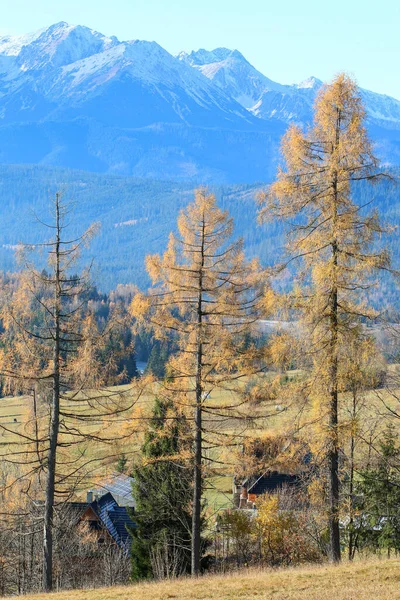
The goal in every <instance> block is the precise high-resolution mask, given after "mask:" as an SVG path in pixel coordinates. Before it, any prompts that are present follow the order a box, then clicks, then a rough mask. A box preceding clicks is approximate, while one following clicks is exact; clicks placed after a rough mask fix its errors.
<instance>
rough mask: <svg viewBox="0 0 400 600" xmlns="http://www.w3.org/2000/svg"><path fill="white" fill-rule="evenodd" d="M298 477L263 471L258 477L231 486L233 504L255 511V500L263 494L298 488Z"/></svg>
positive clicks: (236, 482)
mask: <svg viewBox="0 0 400 600" xmlns="http://www.w3.org/2000/svg"><path fill="white" fill-rule="evenodd" d="M299 485H300V476H299V475H295V474H289V473H279V472H278V471H270V470H268V471H265V473H263V474H262V475H260V476H258V477H249V478H247V479H245V480H244V481H241V482H238V481H237V480H236V479H235V480H234V484H233V502H234V505H235V506H236V507H237V508H241V509H255V508H256V504H257V498H258V497H260V496H262V495H264V494H273V493H275V492H278V491H279V490H281V489H282V488H285V487H289V488H293V487H298V486H299Z"/></svg>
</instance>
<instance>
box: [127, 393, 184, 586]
mask: <svg viewBox="0 0 400 600" xmlns="http://www.w3.org/2000/svg"><path fill="white" fill-rule="evenodd" d="M188 429H189V425H188V422H187V420H186V418H185V417H184V416H183V415H181V414H179V413H178V411H177V410H176V408H175V407H174V405H173V403H172V402H171V401H170V400H162V399H160V398H156V400H155V406H154V411H153V416H152V418H151V420H150V422H149V426H148V431H147V432H146V435H145V441H144V444H143V447H142V455H143V462H142V464H140V465H138V466H136V467H135V468H134V470H133V478H134V484H133V497H134V498H135V513H134V515H133V516H132V518H133V520H134V521H135V524H136V527H135V528H134V529H133V530H131V535H132V551H131V555H132V578H133V579H134V580H138V579H144V578H149V577H162V576H164V577H168V576H175V575H179V574H184V573H189V572H190V544H191V524H192V509H191V502H192V495H193V467H192V464H191V459H190V452H189V451H188V447H187V446H188Z"/></svg>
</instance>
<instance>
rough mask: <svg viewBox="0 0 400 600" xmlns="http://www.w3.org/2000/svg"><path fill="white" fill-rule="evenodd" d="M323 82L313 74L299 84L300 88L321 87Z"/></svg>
mask: <svg viewBox="0 0 400 600" xmlns="http://www.w3.org/2000/svg"><path fill="white" fill-rule="evenodd" d="M322 85H323V82H322V81H321V80H320V79H318V78H317V77H314V76H311V77H308V79H305V80H304V81H301V82H300V83H298V84H297V88H298V89H300V90H301V89H319V88H320V87H321V86H322Z"/></svg>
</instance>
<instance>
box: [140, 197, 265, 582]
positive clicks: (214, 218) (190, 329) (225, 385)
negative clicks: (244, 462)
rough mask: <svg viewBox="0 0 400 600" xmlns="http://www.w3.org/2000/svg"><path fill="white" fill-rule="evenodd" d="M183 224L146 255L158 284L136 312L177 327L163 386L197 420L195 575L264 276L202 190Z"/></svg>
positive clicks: (161, 325) (251, 361)
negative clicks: (222, 393) (214, 464)
mask: <svg viewBox="0 0 400 600" xmlns="http://www.w3.org/2000/svg"><path fill="white" fill-rule="evenodd" d="M178 229H179V236H175V235H172V234H171V236H170V240H169V244H168V249H167V251H166V252H165V254H164V255H163V256H159V255H156V256H150V257H148V258H147V269H148V272H149V274H150V276H151V278H152V280H153V284H154V285H155V287H154V289H153V292H152V293H151V294H150V295H149V296H147V297H144V296H140V295H138V296H137V297H136V298H135V299H134V300H133V303H132V314H133V315H134V316H135V317H137V319H138V323H139V325H140V323H141V322H143V320H145V319H146V320H147V321H148V323H149V324H150V326H151V327H153V329H154V332H155V335H156V336H157V337H158V338H159V339H163V338H165V337H167V336H168V335H171V334H172V335H173V336H174V338H175V341H176V344H177V348H178V350H177V352H176V353H175V354H174V355H173V356H172V357H171V358H170V359H169V361H168V363H167V366H166V370H167V376H166V378H165V379H164V382H163V384H162V389H163V394H166V395H167V396H168V395H169V396H171V397H173V398H174V400H175V402H176V403H178V404H179V405H180V406H181V407H182V408H184V409H185V410H186V411H189V413H191V414H190V417H189V418H190V419H191V422H192V423H193V428H192V442H193V461H194V473H193V480H194V483H193V506H192V547H191V561H192V562H191V572H192V575H194V576H196V575H198V574H199V572H200V559H201V539H200V534H201V506H202V497H203V481H204V474H205V472H204V465H205V462H207V464H209V460H210V458H212V454H213V453H215V448H216V446H217V445H218V439H217V438H218V437H219V438H220V440H219V441H221V439H222V438H223V440H224V444H225V445H228V435H227V432H226V431H224V427H223V425H222V423H225V422H226V421H227V420H228V419H229V417H232V416H234V415H236V416H239V413H240V410H242V415H243V414H244V412H245V407H244V402H243V399H242V398H241V396H240V394H236V395H235V394H234V392H238V391H239V390H238V387H239V386H238V380H239V379H240V377H242V376H244V375H245V374H248V373H249V372H252V371H254V370H255V369H258V368H260V362H259V361H256V360H255V359H256V358H259V351H258V350H257V348H255V345H254V344H249V345H246V344H243V343H242V342H243V339H244V336H245V334H246V333H247V332H249V331H250V330H251V329H252V328H253V327H255V326H256V322H257V320H258V318H259V315H260V302H261V297H262V293H261V286H262V283H263V281H264V278H263V275H262V272H261V269H260V267H259V265H258V263H257V262H256V261H253V262H252V263H249V262H247V261H246V260H245V258H244V254H243V248H242V242H241V241H240V240H239V241H237V242H233V243H232V242H230V237H231V234H232V229H233V223H232V219H230V218H229V217H228V214H227V213H226V212H223V211H221V210H220V209H219V208H218V207H217V205H216V200H215V197H214V196H213V195H211V194H208V193H207V192H206V191H205V190H202V189H200V190H197V191H196V195H195V201H194V202H193V203H192V204H190V205H189V206H188V207H187V208H186V210H184V211H182V212H181V214H180V216H179V220H178ZM218 389H219V390H226V391H227V392H229V394H230V395H229V396H227V398H229V401H227V400H225V401H223V399H221V400H220V401H219V402H218V401H216V400H215V398H213V397H212V392H214V391H215V390H218ZM159 393H160V392H159Z"/></svg>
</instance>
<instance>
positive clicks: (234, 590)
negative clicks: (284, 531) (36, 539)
mask: <svg viewBox="0 0 400 600" xmlns="http://www.w3.org/2000/svg"><path fill="white" fill-rule="evenodd" d="M399 572H400V561H399V560H381V561H378V560H375V561H369V562H356V563H353V564H349V563H344V564H342V565H339V566H331V565H325V566H321V567H318V566H317V567H312V566H310V567H303V568H298V569H282V570H273V571H272V570H269V569H268V570H264V571H253V570H248V571H240V572H238V573H234V574H229V575H226V576H208V577H202V578H200V579H197V580H194V581H191V580H187V579H183V580H178V581H165V582H160V583H144V584H139V585H134V586H131V587H115V588H105V589H96V590H75V591H74V590H71V591H66V592H62V593H59V594H52V595H51V596H49V595H48V594H39V595H35V596H24V598H25V600H44V599H45V598H49V597H50V598H52V599H53V600H137V599H139V598H140V600H165V599H167V598H174V599H175V600H194V599H196V600H222V599H223V600H253V598H257V599H258V600H332V599H333V598H334V599H335V600H371V599H373V600H398V599H399V598H400V588H399V580H400V578H399Z"/></svg>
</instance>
